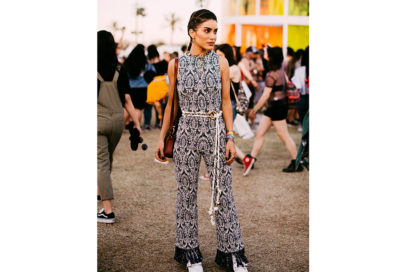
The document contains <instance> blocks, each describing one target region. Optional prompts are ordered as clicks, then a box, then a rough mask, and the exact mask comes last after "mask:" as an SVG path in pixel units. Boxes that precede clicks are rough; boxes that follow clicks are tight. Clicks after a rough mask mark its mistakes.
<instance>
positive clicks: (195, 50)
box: [190, 43, 207, 56]
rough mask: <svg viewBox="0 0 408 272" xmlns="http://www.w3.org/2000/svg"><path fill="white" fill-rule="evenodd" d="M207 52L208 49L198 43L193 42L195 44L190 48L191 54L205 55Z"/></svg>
mask: <svg viewBox="0 0 408 272" xmlns="http://www.w3.org/2000/svg"><path fill="white" fill-rule="evenodd" d="M206 53H207V50H205V49H204V48H202V47H200V46H198V45H196V44H194V43H193V45H192V46H191V49H190V55H191V56H199V55H205V54H206Z"/></svg>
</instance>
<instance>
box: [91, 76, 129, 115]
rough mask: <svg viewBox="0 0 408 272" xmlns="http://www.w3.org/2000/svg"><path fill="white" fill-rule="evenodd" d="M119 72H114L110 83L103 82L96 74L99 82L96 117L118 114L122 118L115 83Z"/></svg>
mask: <svg viewBox="0 0 408 272" xmlns="http://www.w3.org/2000/svg"><path fill="white" fill-rule="evenodd" d="M118 77H119V72H118V71H117V70H116V71H115V75H114V76H113V79H112V81H105V80H104V79H103V78H102V76H101V75H100V74H99V73H98V79H99V80H100V81H101V85H100V91H99V95H98V108H97V111H98V117H103V116H110V115H113V114H120V115H122V116H123V108H122V102H121V101H120V98H119V91H118V87H117V81H118Z"/></svg>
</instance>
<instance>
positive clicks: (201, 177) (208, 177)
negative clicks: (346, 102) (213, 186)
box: [200, 174, 210, 180]
mask: <svg viewBox="0 0 408 272" xmlns="http://www.w3.org/2000/svg"><path fill="white" fill-rule="evenodd" d="M200 179H201V180H210V175H209V174H205V175H204V176H200Z"/></svg>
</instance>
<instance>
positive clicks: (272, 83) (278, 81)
mask: <svg viewBox="0 0 408 272" xmlns="http://www.w3.org/2000/svg"><path fill="white" fill-rule="evenodd" d="M266 52H267V53H268V56H265V58H266V59H267V60H268V61H269V68H270V71H269V72H268V74H267V75H266V78H265V89H264V92H263V94H262V96H261V98H260V99H259V101H258V103H257V104H256V105H255V106H254V108H253V109H252V110H250V113H249V115H250V116H252V117H254V116H255V115H256V112H257V111H258V110H260V109H261V108H262V107H263V106H264V104H265V103H266V102H268V108H267V109H266V111H264V116H262V119H261V123H260V124H259V127H258V129H257V130H256V135H255V142H254V145H253V147H252V151H251V154H248V155H246V156H245V158H244V174H243V175H244V176H246V175H248V174H249V172H250V171H251V169H252V166H253V164H254V163H255V160H256V156H257V155H258V153H259V152H260V151H261V148H262V145H263V143H264V141H265V134H266V132H268V130H269V129H270V127H271V126H272V125H273V128H274V129H275V132H276V134H278V136H279V138H280V139H281V140H282V142H283V143H284V144H285V146H286V149H287V150H288V152H289V155H290V158H291V162H290V164H289V166H288V167H286V168H284V169H282V171H283V172H295V171H302V170H303V168H302V166H300V167H299V168H297V169H295V163H296V153H297V150H296V145H295V142H294V141H293V139H292V138H291V137H290V135H289V132H288V125H287V123H286V117H287V115H288V103H287V99H286V93H285V89H286V76H285V72H284V71H283V67H282V61H283V53H282V48H280V47H273V48H270V47H268V49H267V51H266Z"/></svg>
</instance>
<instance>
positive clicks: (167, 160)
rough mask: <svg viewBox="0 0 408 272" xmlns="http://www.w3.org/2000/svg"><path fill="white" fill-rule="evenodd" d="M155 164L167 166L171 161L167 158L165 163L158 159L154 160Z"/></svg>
mask: <svg viewBox="0 0 408 272" xmlns="http://www.w3.org/2000/svg"><path fill="white" fill-rule="evenodd" d="M154 162H157V163H160V164H164V165H167V164H169V159H168V158H165V161H159V160H158V159H156V158H154Z"/></svg>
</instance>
